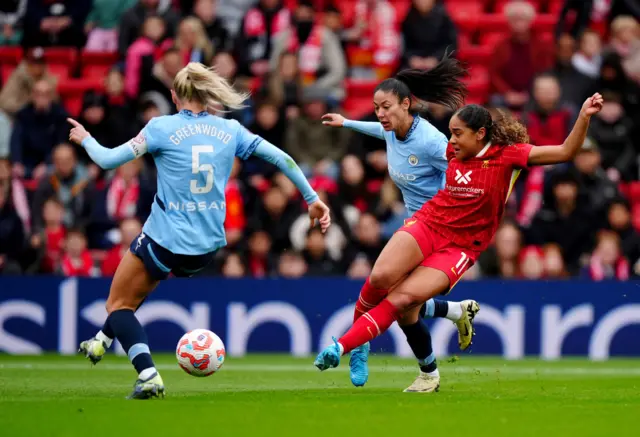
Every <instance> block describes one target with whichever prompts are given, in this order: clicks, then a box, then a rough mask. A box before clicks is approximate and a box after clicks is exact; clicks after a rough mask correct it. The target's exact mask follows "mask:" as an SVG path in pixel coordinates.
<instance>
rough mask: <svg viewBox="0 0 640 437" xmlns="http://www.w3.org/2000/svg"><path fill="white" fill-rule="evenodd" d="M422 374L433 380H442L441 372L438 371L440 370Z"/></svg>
mask: <svg viewBox="0 0 640 437" xmlns="http://www.w3.org/2000/svg"><path fill="white" fill-rule="evenodd" d="M421 372H422V371H421ZM422 373H423V374H425V375H427V376H430V377H431V378H440V372H439V371H438V369H436V370H434V371H433V372H422Z"/></svg>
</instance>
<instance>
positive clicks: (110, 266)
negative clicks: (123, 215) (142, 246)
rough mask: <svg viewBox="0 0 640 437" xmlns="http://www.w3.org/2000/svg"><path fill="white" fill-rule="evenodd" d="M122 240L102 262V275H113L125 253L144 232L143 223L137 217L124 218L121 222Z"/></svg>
mask: <svg viewBox="0 0 640 437" xmlns="http://www.w3.org/2000/svg"><path fill="white" fill-rule="evenodd" d="M119 228H120V242H119V243H118V244H116V245H115V246H113V247H112V248H111V249H110V250H109V252H107V255H106V256H105V258H104V261H103V262H102V269H101V271H102V275H103V276H113V275H115V273H116V270H117V269H118V265H120V261H121V260H122V257H124V254H125V253H126V252H127V251H128V250H129V246H130V245H131V242H132V241H133V240H134V239H135V238H136V237H137V236H138V235H139V234H140V232H142V225H141V224H140V221H138V219H136V218H128V219H124V220H122V221H121V222H120V226H119Z"/></svg>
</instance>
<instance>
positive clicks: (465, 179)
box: [456, 169, 472, 185]
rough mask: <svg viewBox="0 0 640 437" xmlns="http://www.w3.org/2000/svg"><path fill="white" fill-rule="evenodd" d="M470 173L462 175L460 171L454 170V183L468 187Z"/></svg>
mask: <svg viewBox="0 0 640 437" xmlns="http://www.w3.org/2000/svg"><path fill="white" fill-rule="evenodd" d="M471 173H472V171H471V170H469V171H468V172H466V173H465V174H462V172H460V170H458V169H456V182H457V183H459V184H464V185H468V184H469V182H471Z"/></svg>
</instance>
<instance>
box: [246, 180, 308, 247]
mask: <svg viewBox="0 0 640 437" xmlns="http://www.w3.org/2000/svg"><path fill="white" fill-rule="evenodd" d="M262 201H263V203H262V204H258V205H256V212H255V213H254V214H253V215H252V221H251V223H250V224H251V226H252V227H253V228H262V229H265V230H266V231H267V232H269V235H271V239H272V240H273V249H272V250H273V251H274V252H276V253H279V252H281V251H283V250H284V249H286V248H288V247H290V246H291V242H290V241H289V229H290V228H291V224H292V223H293V221H294V220H295V219H296V217H297V213H298V206H297V205H295V204H293V203H292V202H289V201H288V199H287V196H286V194H285V193H284V192H283V190H282V189H281V188H280V187H278V186H273V187H271V188H270V189H269V190H268V191H267V192H266V193H265V194H264V196H263V199H262Z"/></svg>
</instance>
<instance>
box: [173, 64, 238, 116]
mask: <svg viewBox="0 0 640 437" xmlns="http://www.w3.org/2000/svg"><path fill="white" fill-rule="evenodd" d="M173 89H174V90H175V92H176V95H177V96H178V98H179V99H180V100H195V101H197V102H199V103H201V104H203V105H205V106H207V107H213V106H215V104H216V103H221V104H222V105H224V106H226V107H228V108H231V109H242V108H244V107H245V105H244V101H245V100H247V99H248V98H249V93H241V92H238V91H236V90H235V89H234V88H233V87H232V86H231V85H230V84H229V83H228V82H227V81H226V80H224V78H223V77H222V76H220V75H219V74H218V73H216V72H215V70H214V69H213V68H209V67H205V66H204V65H202V64H200V63H199V62H189V63H188V64H187V66H186V67H184V68H183V69H182V70H180V71H179V72H178V74H177V75H176V77H175V79H174V80H173Z"/></svg>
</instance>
